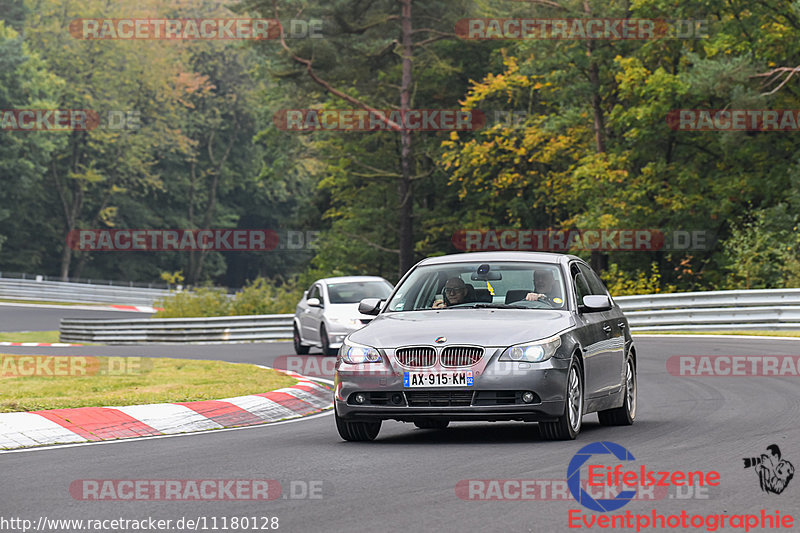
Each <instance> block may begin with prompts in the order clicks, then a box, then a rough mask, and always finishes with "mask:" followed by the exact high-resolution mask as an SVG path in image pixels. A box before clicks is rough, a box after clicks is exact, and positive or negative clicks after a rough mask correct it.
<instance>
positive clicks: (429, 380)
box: [403, 370, 472, 389]
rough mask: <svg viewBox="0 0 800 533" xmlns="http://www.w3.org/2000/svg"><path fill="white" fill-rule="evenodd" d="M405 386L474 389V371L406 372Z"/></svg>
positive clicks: (404, 374)
mask: <svg viewBox="0 0 800 533" xmlns="http://www.w3.org/2000/svg"><path fill="white" fill-rule="evenodd" d="M403 386H404V387H408V388H412V389H413V388H415V387H472V370H466V371H460V372H459V371H456V372H404V373H403Z"/></svg>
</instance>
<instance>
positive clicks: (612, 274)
mask: <svg viewBox="0 0 800 533" xmlns="http://www.w3.org/2000/svg"><path fill="white" fill-rule="evenodd" d="M602 278H603V281H604V282H605V284H606V287H608V291H609V292H610V293H611V295H612V296H630V295H634V294H658V293H660V292H667V293H669V292H675V289H676V287H675V286H674V285H665V284H664V282H663V280H662V279H661V273H660V272H659V270H658V264H656V263H652V264H651V265H650V271H649V272H645V271H642V270H637V271H635V272H625V271H622V270H620V268H619V266H618V265H617V264H615V263H614V264H612V265H611V266H610V267H609V268H608V270H606V271H605V272H603V274H602Z"/></svg>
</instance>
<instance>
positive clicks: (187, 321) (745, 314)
mask: <svg viewBox="0 0 800 533" xmlns="http://www.w3.org/2000/svg"><path fill="white" fill-rule="evenodd" d="M615 300H616V302H617V303H618V304H619V305H620V307H621V308H622V309H623V311H624V312H625V316H627V317H628V320H629V322H630V325H631V329H632V330H634V331H636V330H638V331H704V330H705V331H718V330H747V329H750V330H800V289H782V290H752V291H713V292H688V293H677V294H655V295H646V296H620V297H618V298H615ZM292 316H293V315H255V316H236V317H211V318H165V319H133V320H125V319H113V320H105V319H80V320H77V319H66V318H65V319H63V320H62V321H61V341H62V342H101V343H108V344H133V343H141V342H158V343H186V342H207V343H214V342H237V341H238V342H244V341H265V340H279V339H290V338H291V337H292Z"/></svg>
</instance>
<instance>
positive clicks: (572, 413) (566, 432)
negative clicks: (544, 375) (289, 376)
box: [539, 359, 583, 440]
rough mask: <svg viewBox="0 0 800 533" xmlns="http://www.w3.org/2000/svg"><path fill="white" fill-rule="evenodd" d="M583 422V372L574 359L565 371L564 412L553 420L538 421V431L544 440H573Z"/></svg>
mask: <svg viewBox="0 0 800 533" xmlns="http://www.w3.org/2000/svg"><path fill="white" fill-rule="evenodd" d="M582 424H583V374H582V373H581V367H580V365H578V363H577V361H576V360H575V359H573V360H572V364H571V365H570V367H569V371H568V372H567V394H566V401H565V402H564V414H562V415H561V416H559V417H558V419H557V420H556V421H555V422H539V432H540V433H541V435H542V437H543V438H544V439H545V440H573V439H575V437H577V436H578V433H580V432H581V425H582Z"/></svg>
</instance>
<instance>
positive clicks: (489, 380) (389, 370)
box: [335, 350, 570, 422]
mask: <svg viewBox="0 0 800 533" xmlns="http://www.w3.org/2000/svg"><path fill="white" fill-rule="evenodd" d="M488 351H489V350H487V352H488ZM500 351H502V350H500ZM497 357H499V351H498V353H496V354H495V355H494V356H493V357H491V358H490V360H489V363H488V364H487V365H485V367H484V368H483V369H482V370H475V371H474V372H475V377H474V384H473V386H472V387H446V388H436V387H431V388H427V387H426V388H406V387H404V386H403V373H404V372H405V371H411V369H404V368H401V367H399V366H397V367H393V366H392V365H390V364H387V363H377V364H373V365H348V364H345V363H340V364H339V368H338V369H337V372H336V386H335V391H336V393H335V404H336V413H337V414H338V416H340V417H342V418H347V419H361V420H367V419H372V420H400V421H406V422H408V421H413V420H415V419H418V418H439V419H447V420H487V421H491V420H522V421H527V422H540V421H552V420H555V418H556V417H558V416H561V415H562V414H563V413H564V406H565V392H566V383H567V372H568V370H569V364H570V361H569V360H567V359H558V358H555V357H554V358H551V359H549V360H548V361H545V362H543V363H517V362H505V361H504V362H500V361H497V360H496V359H497ZM378 367H381V368H378ZM419 370H420V369H414V371H419ZM526 391H528V392H532V393H533V394H534V395H535V398H534V401H533V402H531V403H524V402H523V401H522V400H521V394H522V393H523V392H526ZM357 393H363V395H364V397H365V399H366V400H365V401H364V403H362V404H357V403H356V402H355V395H356V394H357Z"/></svg>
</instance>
